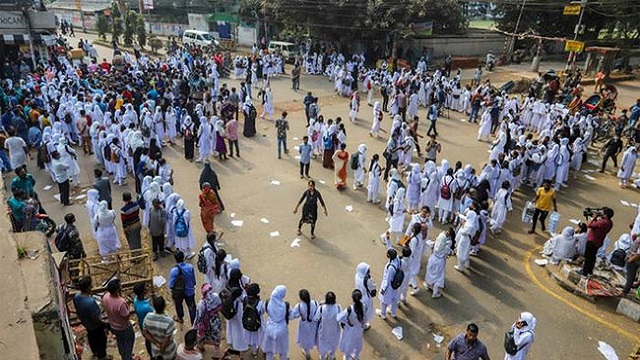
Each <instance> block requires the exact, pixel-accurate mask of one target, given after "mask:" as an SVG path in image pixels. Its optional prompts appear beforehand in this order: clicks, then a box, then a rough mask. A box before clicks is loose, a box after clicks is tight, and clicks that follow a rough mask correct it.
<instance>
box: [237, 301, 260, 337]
mask: <svg viewBox="0 0 640 360" xmlns="http://www.w3.org/2000/svg"><path fill="white" fill-rule="evenodd" d="M259 303H260V298H256V299H250V298H249V297H246V298H244V300H242V304H243V305H244V306H243V308H242V327H243V328H244V329H245V330H247V331H250V332H256V331H258V330H260V327H262V317H261V316H260V312H258V304H259Z"/></svg>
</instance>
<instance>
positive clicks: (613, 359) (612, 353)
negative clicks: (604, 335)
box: [598, 341, 619, 360]
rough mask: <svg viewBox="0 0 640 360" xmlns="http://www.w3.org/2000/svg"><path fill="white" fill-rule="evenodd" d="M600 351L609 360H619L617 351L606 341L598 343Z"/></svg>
mask: <svg viewBox="0 0 640 360" xmlns="http://www.w3.org/2000/svg"><path fill="white" fill-rule="evenodd" d="M598 350H600V353H601V354H602V355H604V358H605V359H607V360H619V358H618V355H617V354H616V350H615V349H614V348H613V347H612V346H611V345H609V344H607V343H606V342H604V341H598Z"/></svg>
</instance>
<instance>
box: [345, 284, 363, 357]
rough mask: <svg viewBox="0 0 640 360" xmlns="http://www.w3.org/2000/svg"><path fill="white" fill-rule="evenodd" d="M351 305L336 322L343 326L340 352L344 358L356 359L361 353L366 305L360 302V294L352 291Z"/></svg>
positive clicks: (355, 290) (357, 291) (356, 290)
mask: <svg viewBox="0 0 640 360" xmlns="http://www.w3.org/2000/svg"><path fill="white" fill-rule="evenodd" d="M351 299H352V300H353V304H351V305H350V306H349V307H347V308H346V309H344V310H342V311H341V312H340V314H338V321H339V322H340V323H341V324H342V325H343V326H344V330H343V332H342V338H341V339H340V351H342V353H343V354H344V356H345V358H351V359H358V358H359V357H360V352H361V351H362V340H363V336H364V329H365V328H366V321H365V314H366V312H367V307H366V305H365V304H364V303H363V302H362V293H361V292H360V290H358V289H354V290H353V292H352V293H351Z"/></svg>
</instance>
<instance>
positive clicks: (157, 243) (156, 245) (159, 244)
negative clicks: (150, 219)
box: [151, 234, 164, 253]
mask: <svg viewBox="0 0 640 360" xmlns="http://www.w3.org/2000/svg"><path fill="white" fill-rule="evenodd" d="M151 246H152V248H153V252H154V253H158V252H161V251H164V234H161V235H158V236H153V235H152V236H151Z"/></svg>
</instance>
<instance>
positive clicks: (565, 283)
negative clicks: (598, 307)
mask: <svg viewBox="0 0 640 360" xmlns="http://www.w3.org/2000/svg"><path fill="white" fill-rule="evenodd" d="M544 270H545V271H546V273H547V275H549V277H550V278H551V279H552V280H553V281H555V282H556V284H558V285H559V286H560V287H561V288H562V289H564V290H566V291H567V292H570V293H571V294H573V295H577V296H579V297H581V298H583V299H585V300H588V301H590V302H592V303H595V302H596V297H595V296H591V295H588V294H587V293H585V292H584V291H582V290H581V289H580V288H579V287H577V286H576V285H575V284H574V283H572V282H570V281H569V280H568V279H565V278H563V277H561V276H559V275H558V274H556V273H555V272H553V271H552V270H551V269H550V268H549V264H547V265H545V266H544Z"/></svg>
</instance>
